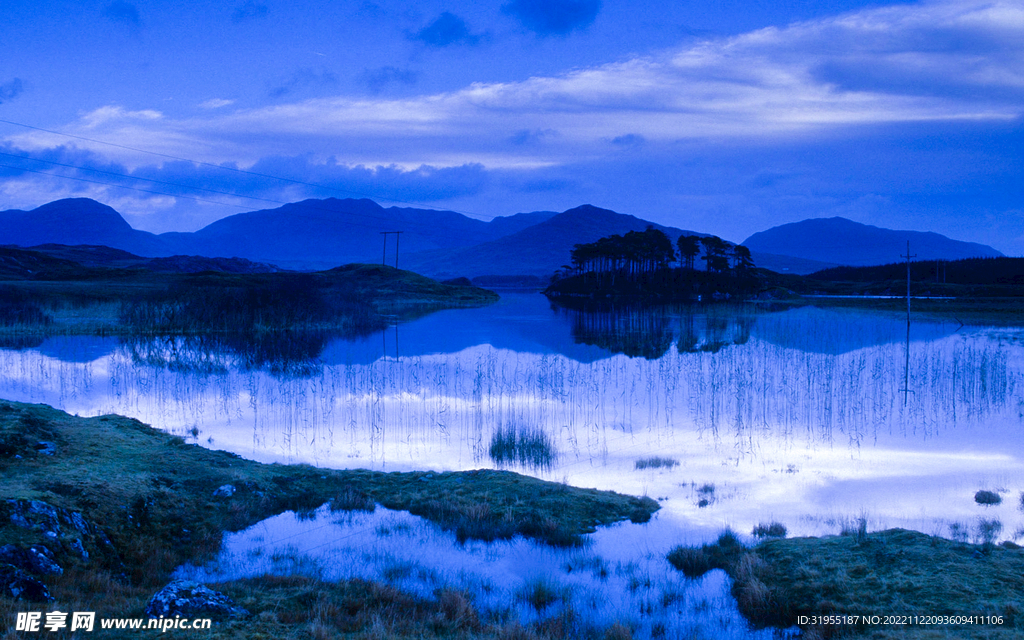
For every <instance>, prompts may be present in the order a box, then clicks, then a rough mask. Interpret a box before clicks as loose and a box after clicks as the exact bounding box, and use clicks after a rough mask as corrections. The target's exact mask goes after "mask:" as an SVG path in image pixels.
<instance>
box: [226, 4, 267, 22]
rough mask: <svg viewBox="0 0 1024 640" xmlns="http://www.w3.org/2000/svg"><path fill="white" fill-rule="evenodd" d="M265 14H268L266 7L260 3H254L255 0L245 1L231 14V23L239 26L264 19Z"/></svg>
mask: <svg viewBox="0 0 1024 640" xmlns="http://www.w3.org/2000/svg"><path fill="white" fill-rule="evenodd" d="M267 13H269V9H267V5H265V4H263V3H262V2H256V0H247V1H246V3H245V4H243V5H241V6H239V7H236V8H235V10H234V11H232V12H231V22H234V23H235V24H241V23H243V22H248V21H250V20H256V19H259V18H266V17H267Z"/></svg>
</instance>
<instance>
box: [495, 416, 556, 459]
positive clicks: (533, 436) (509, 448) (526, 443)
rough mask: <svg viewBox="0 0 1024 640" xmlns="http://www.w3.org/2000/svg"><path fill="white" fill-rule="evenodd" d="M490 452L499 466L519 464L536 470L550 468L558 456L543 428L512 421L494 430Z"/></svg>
mask: <svg viewBox="0 0 1024 640" xmlns="http://www.w3.org/2000/svg"><path fill="white" fill-rule="evenodd" d="M488 454H489V455H490V458H491V460H493V461H494V463H495V464H497V465H499V466H506V465H519V466H522V467H525V468H527V469H534V470H543V469H550V468H551V467H552V466H553V465H554V463H555V460H556V459H557V458H558V455H557V453H556V452H555V446H554V444H553V443H552V442H551V438H549V437H548V434H547V433H545V432H544V430H543V429H541V428H539V427H532V426H525V425H520V424H516V423H512V422H510V423H508V424H506V425H505V426H503V427H501V428H499V429H498V430H497V431H495V432H494V435H493V436H491V446H490V448H489V450H488Z"/></svg>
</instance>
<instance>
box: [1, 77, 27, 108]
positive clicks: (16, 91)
mask: <svg viewBox="0 0 1024 640" xmlns="http://www.w3.org/2000/svg"><path fill="white" fill-rule="evenodd" d="M24 90H25V83H23V82H22V81H21V78H15V79H13V80H11V81H10V82H5V83H4V84H0V104H3V103H5V102H10V101H11V100H14V99H15V98H17V97H18V96H19V95H21V92H22V91H24Z"/></svg>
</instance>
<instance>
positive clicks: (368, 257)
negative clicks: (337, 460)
mask: <svg viewBox="0 0 1024 640" xmlns="http://www.w3.org/2000/svg"><path fill="white" fill-rule="evenodd" d="M648 226H650V227H653V228H655V229H659V230H661V231H663V232H665V233H666V234H667V235H668V236H669V238H670V239H671V240H672V241H673V242H674V241H675V240H676V238H678V237H679V236H680V235H682V234H687V235H696V236H707V235H710V234H707V233H703V232H697V231H685V230H682V229H679V228H676V227H671V226H666V225H661V224H657V223H654V222H651V221H648V220H644V219H643V218H640V217H637V216H634V215H629V214H624V213H618V212H616V211H612V210H610V209H603V208H601V207H596V206H594V205H590V204H585V205H580V206H578V207H573V208H571V209H568V210H566V211H562V212H554V211H535V212H528V213H517V214H514V215H509V216H500V217H496V218H494V219H492V220H490V221H483V220H477V219H474V218H470V217H468V216H465V215H463V214H461V213H458V212H455V211H448V210H436V209H416V208H412V207H387V208H385V207H382V206H381V205H379V204H378V203H376V202H374V201H372V200H368V199H336V198H327V199H323V200H318V199H307V200H303V201H300V202H294V203H289V204H286V205H283V206H281V207H278V208H276V209H261V210H257V211H249V212H243V213H238V214H234V215H231V216H227V217H225V218H221V219H220V220H217V221H215V222H213V223H211V224H209V225H207V226H206V227H203V228H202V229H200V230H198V231H195V232H169V233H163V234H160V235H156V234H152V233H149V232H146V231H140V230H136V229H133V228H132V227H131V225H130V224H128V222H127V221H126V220H125V219H124V218H123V217H122V216H121V214H119V213H118V212H117V211H116V210H115V209H113V208H112V207H109V206H107V205H105V204H102V203H99V202H96V201H94V200H90V199H88V198H69V199H65V200H56V201H54V202H50V203H47V204H45V205H42V206H40V207H38V208H36V209H33V210H31V211H23V210H19V209H10V210H7V211H0V245H2V244H12V245H18V246H22V247H33V246H38V245H43V244H60V245H104V246H107V247H111V248H112V249H117V250H121V251H127V252H129V253H131V254H134V255H135V256H142V257H146V258H171V257H172V256H193V257H194V256H203V257H206V258H218V259H231V258H239V259H243V260H248V261H251V262H253V263H266V264H270V265H276V267H278V268H284V269H296V270H322V269H330V268H333V267H337V266H339V265H342V264H348V263H353V262H372V263H375V262H378V261H381V260H382V259H383V260H384V261H386V262H387V263H388V264H395V260H396V258H397V260H398V263H399V264H400V266H402V267H403V268H410V269H414V270H417V271H419V272H421V273H423V274H425V275H429V276H432V277H438V278H452V277H461V276H466V277H471V278H472V277H480V276H497V277H506V276H530V277H540V278H542V279H545V278H547V277H548V276H550V275H551V274H552V273H554V272H555V271H556V270H557V269H560V268H561V267H562V266H563V265H565V264H567V263H568V262H569V260H570V253H571V251H572V249H573V246H574V245H576V244H581V243H588V242H594V241H595V240H597V239H599V238H601V237H605V236H608V235H612V234H620V235H621V234H625V233H628V232H630V231H643V230H644V229H646V228H647V227H648ZM393 231H401V232H402V234H401V235H400V236H395V235H387V236H385V235H382V234H383V233H384V232H393ZM907 239H910V240H911V242H912V247H911V249H912V251H914V252H915V253H916V254H917V256H918V259H935V258H938V259H947V260H951V259H958V258H961V257H973V256H978V255H980V256H1001V255H1002V254H1001V253H999V252H998V251H996V250H995V249H992V248H991V247H988V246H986V245H981V244H977V243H967V242H961V241H957V240H952V239H950V238H947V237H945V236H942V235H940V234H936V233H932V232H919V231H896V230H892V229H883V228H881V227H873V226H871V225H862V224H860V223H857V222H853V221H851V220H847V219H845V218H812V219H809V220H804V221H801V222H795V223H789V224H786V225H779V226H778V227H773V228H771V229H768V230H766V231H762V232H758V233H755V234H753V235H751V236H750V237H749V238H748V239H747V240H745V241H744V242H743V244H744V245H746V246H747V247H748V248H749V249H750V250H751V253H752V255H753V259H754V262H755V264H756V265H757V266H759V267H766V268H769V269H772V270H774V271H779V272H790V273H794V274H808V273H812V272H814V271H818V270H820V269H823V268H829V267H834V266H837V265H840V264H851V265H853V266H861V265H871V264H885V263H888V262H892V261H893V259H894V257H896V258H898V256H899V255H900V254H901V253H903V252H905V251H906V240H907ZM385 240H386V244H385ZM864 247H867V248H868V249H870V251H868V250H866V249H865V248H864ZM396 252H397V254H398V255H397V256H396ZM844 261H846V262H844ZM177 262H180V260H178V261H176V262H175V263H168V265H167V267H166V268H170V269H178V268H183V266H184V265H181V264H177ZM192 262H193V263H195V264H198V263H196V262H195V260H192ZM211 264H212V263H211ZM212 266H215V267H219V268H223V267H221V266H220V265H217V264H214V265H212ZM235 268H241V269H246V268H250V267H248V266H245V265H241V266H238V267H235Z"/></svg>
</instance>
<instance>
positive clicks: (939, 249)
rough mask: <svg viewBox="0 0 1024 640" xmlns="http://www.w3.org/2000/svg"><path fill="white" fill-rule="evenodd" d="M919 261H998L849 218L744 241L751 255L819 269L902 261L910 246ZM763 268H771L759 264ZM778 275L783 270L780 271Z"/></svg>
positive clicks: (982, 252) (952, 243) (943, 240)
mask: <svg viewBox="0 0 1024 640" xmlns="http://www.w3.org/2000/svg"><path fill="white" fill-rule="evenodd" d="M908 242H909V243H910V245H909V249H910V251H911V256H912V259H914V260H960V259H962V258H998V257H1000V256H1002V255H1003V254H1002V253H1000V252H999V251H996V250H995V249H993V248H992V247H989V246H987V245H983V244H978V243H975V242H961V241H959V240H951V239H950V238H947V237H946V236H943V235H939V234H938V233H931V232H923V231H897V230H894V229H883V228H881V227H875V226H871V225H867V224H861V223H859V222H854V221H853V220H847V219H846V218H813V219H811V220H803V221H801V222H793V223H791V224H783V225H780V226H777V227H773V228H771V229H768V230H767V231H761V232H759V233H755V234H754V235H752V236H750V237H749V238H747V239H746V240H744V241H743V243H742V244H743V245H744V246H746V247H747V248H748V249H750V251H751V252H759V253H774V254H785V255H787V256H793V257H795V258H801V259H804V260H809V261H814V262H817V263H819V264H820V265H823V266H821V267H819V268H825V267H835V266H840V265H843V266H850V267H866V266H871V265H879V264H889V263H892V262H900V261H901V260H900V258H901V256H906V255H907V249H908V245H907V243H908ZM758 266H764V267H766V268H771V267H768V265H762V264H760V263H759V264H758ZM776 271H778V269H776Z"/></svg>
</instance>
